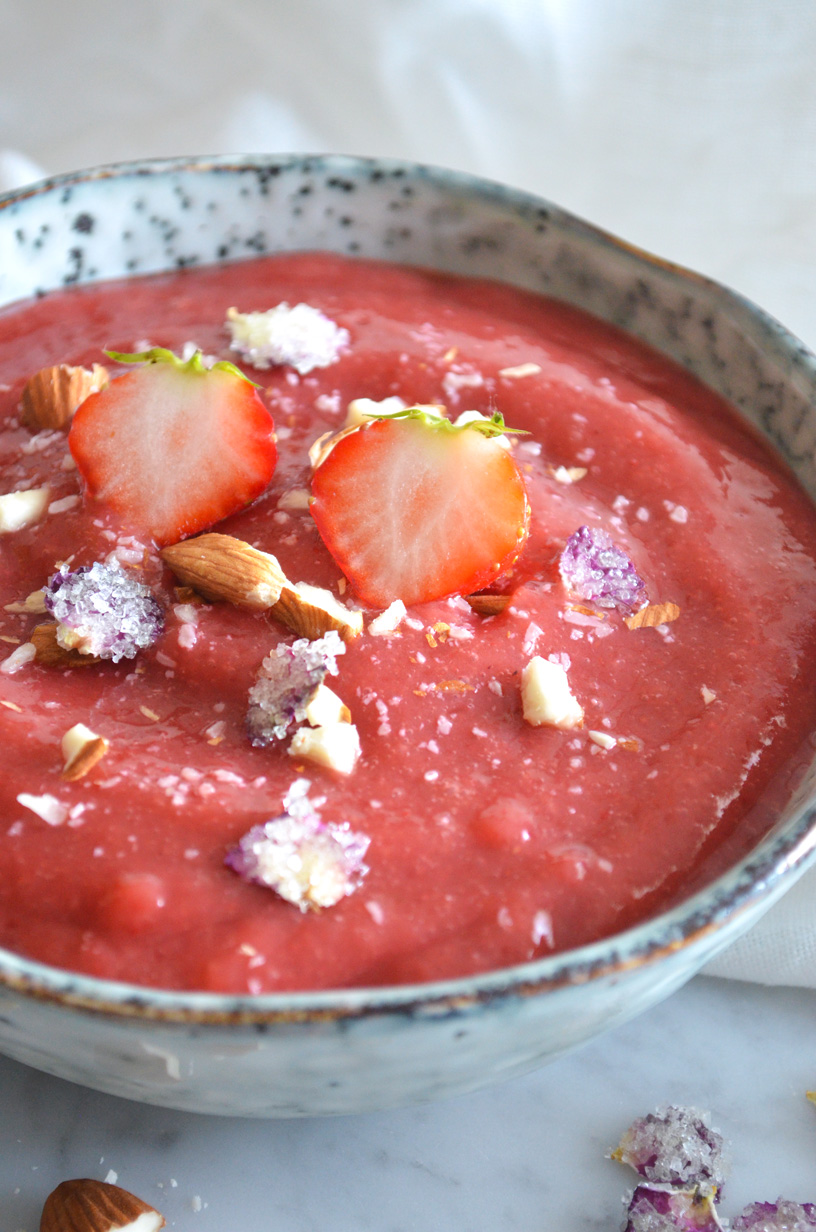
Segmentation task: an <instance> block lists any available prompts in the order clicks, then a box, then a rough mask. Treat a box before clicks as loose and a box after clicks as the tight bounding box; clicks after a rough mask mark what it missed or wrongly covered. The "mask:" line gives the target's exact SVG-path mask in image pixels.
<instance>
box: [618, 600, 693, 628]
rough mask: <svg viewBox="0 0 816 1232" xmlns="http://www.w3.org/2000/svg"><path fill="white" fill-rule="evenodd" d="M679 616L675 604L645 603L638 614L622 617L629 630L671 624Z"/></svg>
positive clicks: (678, 610) (678, 609)
mask: <svg viewBox="0 0 816 1232" xmlns="http://www.w3.org/2000/svg"><path fill="white" fill-rule="evenodd" d="M679 615H680V608H679V607H678V606H677V604H676V603H647V604H646V607H642V608H641V609H640V611H639V612H633V614H632V615H631V616H624V623H625V624H626V625H627V627H628V628H630V629H651V628H654V626H655V625H668V624H671V622H672V621H673V620H677V617H678V616H679Z"/></svg>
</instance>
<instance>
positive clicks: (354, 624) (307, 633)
mask: <svg viewBox="0 0 816 1232" xmlns="http://www.w3.org/2000/svg"><path fill="white" fill-rule="evenodd" d="M270 615H271V616H274V617H275V620H279V621H280V622H281V624H284V625H286V627H287V629H291V630H292V632H293V633H298V634H299V635H300V636H301V637H308V638H316V637H321V636H322V635H323V634H324V633H328V632H329V630H330V629H336V630H337V632H338V633H339V634H340V636H341V637H342V639H343V641H344V642H350V641H353V640H354V638H355V637H359V635H360V634H361V633H362V631H363V613H362V612H356V611H353V610H352V609H351V608H348V607H345V606H344V605H343V604H342V603H340V602H339V600H337V599H335V597H334V595H333V594H332V593H331V591H330V590H324V588H323V587H322V586H310V585H309V584H308V583H307V582H297V583H295V584H294V585H292V584H291V583H287V584H286V585H285V586H284V587H283V590H282V591H281V595H280V598H279V599H278V602H277V603H276V604H275V605H274V606H273V607H272V608H271V609H270Z"/></svg>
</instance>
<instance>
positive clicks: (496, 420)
mask: <svg viewBox="0 0 816 1232" xmlns="http://www.w3.org/2000/svg"><path fill="white" fill-rule="evenodd" d="M366 419H367V420H369V421H370V422H372V423H375V422H376V421H377V420H378V419H418V420H420V421H421V422H422V423H424V424H427V425H428V427H430V428H439V429H440V430H441V431H443V432H467V431H468V429H470V428H472V429H473V431H474V432H481V434H482V436H487V437H491V436H504V435H505V434H506V433H508V432H509V433H512V434H513V435H514V436H529V433H528V432H527V430H526V429H525V428H508V427H507V425H506V424H505V422H504V416H503V415H502V414H501V413H500V412H499V411H494V412H493V414H492V415H491V416H490V418H489V419H470V420H468V422H467V423H463V424H455V423H453V422H452V421H451V420H450V419H448V418H447V417H446V416H445V415H442V414H441V413H440V412H439V411H437V410H436V408H435V407H432V406H406V407H405V409H404V410H402V411H393V412H391V413H390V414H385V415H366Z"/></svg>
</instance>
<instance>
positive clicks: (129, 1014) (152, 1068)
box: [0, 156, 816, 1116]
mask: <svg viewBox="0 0 816 1232" xmlns="http://www.w3.org/2000/svg"><path fill="white" fill-rule="evenodd" d="M303 248H311V249H326V250H331V251H334V252H341V253H351V254H359V255H360V256H365V257H377V258H386V259H390V260H394V261H399V262H404V263H408V264H418V265H424V266H432V267H435V268H437V269H441V270H449V271H454V272H457V273H463V274H471V275H478V276H484V277H489V278H498V279H501V280H503V281H506V282H509V283H513V284H515V285H517V286H520V287H525V288H528V289H531V290H533V291H539V292H544V293H546V294H548V295H552V296H556V297H558V298H560V299H563V300H566V301H568V302H569V303H571V304H575V305H577V306H579V307H581V308H584V309H587V310H588V311H589V312H592V313H594V314H596V315H597V316H599V317H602V318H604V319H605V320H607V321H610V322H612V323H614V324H615V325H618V326H621V327H622V328H623V329H625V330H627V331H629V332H630V333H632V334H634V335H637V337H639V338H641V339H643V340H645V341H646V342H647V343H649V344H651V346H653V347H655V348H656V349H657V350H659V351H662V352H663V353H665V354H666V355H668V356H670V357H671V358H672V359H674V360H676V361H678V362H679V363H680V364H682V365H683V366H684V367H686V368H687V369H689V370H690V371H692V372H693V373H695V374H696V375H697V376H698V377H700V378H701V379H702V380H703V381H704V382H705V383H706V384H708V385H709V386H711V387H712V388H714V389H715V390H717V391H718V392H719V393H721V394H723V395H724V396H725V397H726V398H727V399H729V400H730V401H731V402H732V403H733V404H734V405H735V406H736V407H737V408H738V409H739V411H740V412H741V413H742V414H743V415H744V416H745V417H746V418H747V419H748V420H750V422H751V423H753V424H754V425H756V426H757V427H758V428H759V429H760V431H761V432H763V433H764V434H765V435H766V436H767V437H768V438H769V439H770V441H771V442H772V443H773V445H775V446H776V447H777V448H778V449H780V450H781V451H782V453H783V454H784V455H785V456H786V457H787V458H788V460H789V461H790V463H791V465H792V466H793V468H794V470H795V471H796V473H797V474H798V476H799V478H800V480H801V482H802V484H803V485H804V486H805V487H806V488H807V489H808V490H809V491H810V492H811V494H813V493H814V492H816V396H815V395H816V359H814V356H812V355H811V354H810V353H808V352H807V351H806V350H805V349H804V348H803V347H802V346H801V344H799V343H798V342H797V341H796V340H795V339H794V338H792V337H791V336H790V335H789V334H788V333H786V331H785V330H784V329H782V328H781V327H780V326H779V325H777V324H776V323H775V322H774V321H773V320H771V319H770V318H769V317H767V316H766V315H765V314H764V313H763V312H761V311H760V310H759V309H757V308H755V307H753V306H752V305H751V304H749V303H747V302H746V301H745V300H743V299H741V298H739V297H738V296H736V295H734V294H733V293H731V292H730V291H728V290H726V289H725V288H723V287H721V286H719V285H717V284H716V283H713V282H710V281H708V280H706V279H704V278H701V277H698V276H697V275H695V274H691V273H689V272H688V271H686V270H683V269H679V268H676V267H674V266H670V265H667V264H666V263H664V262H662V261H658V260H656V259H655V258H653V257H650V256H648V255H646V254H645V253H642V252H639V251H637V250H634V249H632V248H631V247H629V246H627V245H625V244H623V243H621V242H620V241H618V240H616V239H614V238H612V237H611V236H609V235H606V234H604V233H603V232H601V231H598V230H597V229H595V228H593V227H591V226H588V225H587V224H586V223H584V222H581V221H580V220H579V219H577V218H574V217H572V216H571V215H570V214H568V213H565V212H564V211H563V210H560V209H558V208H556V207H555V206H552V205H550V204H548V203H547V202H546V201H542V200H540V199H538V198H536V197H532V196H530V195H528V194H525V193H523V192H517V191H514V190H511V189H508V188H504V187H501V186H499V185H497V184H493V183H489V182H485V181H482V180H478V179H474V178H472V177H470V176H465V175H459V174H455V173H453V172H449V171H441V170H437V169H433V168H428V167H422V166H414V165H410V164H405V163H397V162H388V161H381V160H377V161H368V160H364V159H349V158H339V157H327V158H323V157H298V156H281V157H273V156H258V157H241V158H228V157H221V158H211V159H196V160H174V161H168V162H148V163H138V164H129V165H122V166H117V167H108V168H102V169H98V170H94V171H90V172H82V173H80V174H77V175H68V176H62V177H59V178H57V179H54V180H48V181H45V182H43V183H40V184H36V185H33V186H32V187H29V188H26V189H24V190H22V191H20V192H17V193H12V194H9V195H6V196H5V197H3V198H0V304H5V303H9V302H12V301H14V300H18V299H23V298H26V297H29V296H32V295H36V294H38V293H39V292H41V291H45V290H49V289H51V288H55V287H60V286H65V285H71V284H74V283H80V282H88V281H91V280H94V279H100V278H115V277H122V276H124V275H128V274H134V273H146V272H149V271H158V270H166V269H173V268H178V267H183V266H188V265H193V264H208V263H213V262H222V261H235V260H240V259H243V258H248V257H251V256H254V255H255V254H257V253H259V252H272V251H277V250H291V249H303ZM815 786H816V765H815V766H812V767H811V769H810V771H809V773H808V774H807V776H806V779H805V781H804V783H803V784H802V785H801V786H800V788H799V789H798V790H797V792H796V795H795V797H794V798H793V799H791V800H790V801H789V803H788V805H787V807H786V808H785V810H784V812H783V813H782V815H781V816H780V818H779V820H778V823H777V825H776V826H775V828H774V830H773V831H772V833H770V834H769V835H768V836H767V837H766V838H765V840H764V841H763V842H762V843H760V844H759V846H758V847H757V848H756V849H755V850H754V851H753V852H752V853H751V854H750V855H749V856H748V857H747V858H745V859H743V860H742V861H741V862H740V863H739V864H738V865H736V866H735V867H734V868H732V869H731V870H730V871H729V872H728V873H727V874H725V875H724V876H722V877H720V878H719V879H718V880H717V881H715V882H714V883H713V884H711V885H709V886H708V887H707V888H706V889H704V890H703V891H702V892H700V893H697V894H695V895H694V897H693V898H690V899H689V900H688V901H686V902H684V903H682V904H681V905H679V906H677V907H675V908H674V909H673V910H671V911H669V912H666V913H665V914H663V915H660V916H658V917H657V918H655V919H652V920H649V921H648V922H647V923H645V924H642V925H640V926H639V927H637V928H633V929H631V930H629V931H627V932H624V933H621V934H619V935H617V936H614V937H611V938H609V939H607V940H604V941H600V942H597V943H595V944H593V945H587V946H584V947H582V948H580V949H577V950H574V951H571V952H569V953H565V954H558V955H556V956H554V957H552V958H546V959H541V960H538V961H535V962H530V963H526V964H523V965H520V966H516V967H513V968H511V969H507V970H502V971H496V972H492V973H490V974H487V975H478V976H471V977H466V978H463V979H457V980H450V981H446V982H444V983H442V982H440V983H434V984H425V985H420V986H405V987H396V988H376V989H355V990H350V991H347V990H344V991H340V992H321V993H313V994H309V993H299V994H296V995H295V994H276V995H267V996H260V997H249V996H242V997H236V996H226V995H211V994H192V993H175V992H161V991H154V990H152V989H147V988H143V987H136V986H128V985H124V984H118V983H110V982H106V981H103V980H99V979H93V978H89V977H86V976H80V975H74V974H71V973H69V972H65V971H60V970H56V969H53V968H50V967H47V966H44V965H43V964H41V963H37V962H31V961H29V960H27V959H25V958H21V957H19V956H17V955H15V954H12V953H8V952H5V951H0V1050H2V1051H4V1052H6V1053H7V1054H8V1055H10V1056H12V1057H16V1058H17V1059H18V1060H21V1061H24V1062H26V1063H28V1064H30V1065H33V1066H36V1067H38V1068H40V1069H43V1070H47V1071H49V1072H51V1073H54V1074H59V1075H62V1076H63V1077H66V1078H69V1079H72V1080H73V1081H76V1082H80V1083H84V1084H86V1085H88V1086H93V1087H97V1088H99V1089H101V1090H104V1091H109V1092H113V1093H114V1094H117V1095H123V1096H128V1097H130V1098H134V1099H140V1100H145V1101H148V1102H152V1103H155V1104H163V1105H167V1106H170V1107H176V1108H184V1109H191V1110H197V1111H202V1112H211V1113H224V1114H243V1115H252V1116H293V1115H308V1114H316V1113H348V1112H355V1111H362V1110H368V1109H375V1108H382V1107H387V1106H391V1105H398V1104H405V1103H413V1102H419V1101H423V1100H430V1099H433V1098H436V1097H438V1096H443V1095H447V1094H451V1093H455V1092H463V1091H467V1090H470V1089H473V1088H475V1087H478V1086H481V1085H483V1084H485V1083H488V1082H491V1081H493V1080H495V1079H499V1078H504V1077H509V1076H511V1075H515V1074H520V1073H523V1072H525V1071H526V1070H529V1069H532V1068H534V1067H536V1066H539V1065H542V1064H543V1063H545V1062H546V1061H549V1060H552V1059H553V1058H554V1057H557V1056H559V1055H560V1054H562V1053H564V1052H565V1051H567V1050H568V1049H571V1048H574V1047H576V1046H577V1045H579V1044H581V1043H583V1042H584V1041H586V1040H589V1039H591V1038H592V1037H593V1036H595V1035H597V1034H598V1033H599V1032H601V1031H603V1030H606V1029H608V1028H610V1027H614V1026H615V1025H617V1024H618V1023H621V1022H624V1021H625V1020H626V1019H628V1018H631V1017H632V1016H633V1015H635V1014H637V1013H639V1012H640V1011H642V1010H644V1009H646V1008H647V1007H648V1006H650V1005H652V1004H653V1003H654V1002H656V1001H658V1000H659V999H660V998H662V997H665V996H667V995H668V994H669V993H671V992H672V991H674V990H675V989H676V988H678V987H679V986H680V985H681V984H683V983H684V981H686V980H687V979H689V977H690V976H692V975H693V974H694V973H695V972H696V971H697V970H698V969H699V968H700V967H701V966H702V965H703V964H704V963H705V962H706V961H707V960H709V959H710V958H712V957H713V956H714V955H715V954H716V953H718V952H719V951H720V950H721V949H722V948H723V947H725V946H726V945H728V944H729V942H731V941H733V940H734V939H735V938H736V937H737V936H738V935H739V934H740V933H742V932H743V931H744V930H745V929H747V928H748V927H749V926H750V925H751V924H752V923H753V922H754V921H755V920H756V919H757V918H758V917H759V916H760V915H761V914H762V913H763V912H764V911H765V910H766V909H767V908H768V907H770V906H771V904H772V903H773V902H774V901H775V900H776V899H777V898H778V897H779V896H780V895H781V894H782V893H783V892H784V891H785V889H787V888H788V887H789V886H790V885H791V884H792V882H793V881H794V880H795V879H796V877H797V876H798V875H799V873H800V872H802V871H803V870H804V868H805V866H806V865H807V864H808V863H809V862H810V859H809V858H810V856H811V854H812V852H813V848H814V845H816V820H814V787H815Z"/></svg>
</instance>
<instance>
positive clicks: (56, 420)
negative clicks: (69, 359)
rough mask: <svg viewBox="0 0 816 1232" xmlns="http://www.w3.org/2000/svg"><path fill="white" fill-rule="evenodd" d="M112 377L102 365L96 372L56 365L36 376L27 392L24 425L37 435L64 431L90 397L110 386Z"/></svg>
mask: <svg viewBox="0 0 816 1232" xmlns="http://www.w3.org/2000/svg"><path fill="white" fill-rule="evenodd" d="M108 379H109V374H108V370H107V368H103V367H102V365H101V364H94V366H93V368H91V369H88V368H79V367H76V368H74V367H69V365H68V364H55V365H54V366H53V367H51V368H41V369H40V371H39V372H35V374H34V376H32V377H31V378H30V379H29V381H28V382H27V383H26V386H25V388H24V390H23V395H22V398H21V400H20V421H21V422H22V424H23V425H24V426H25V427H26V428H30V429H31V430H32V431H33V432H42V431H43V429H44V428H52V429H53V428H64V427H65V426H66V424H68V423H70V422H71V419H72V418H73V415H74V411H75V410H76V409H77V407H78V406H79V405H80V403H82V402H84V401H85V399H86V398H87V397H88V395H89V394H92V393H96V391H97V390H99V389H102V387H103V385H107V383H108Z"/></svg>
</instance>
